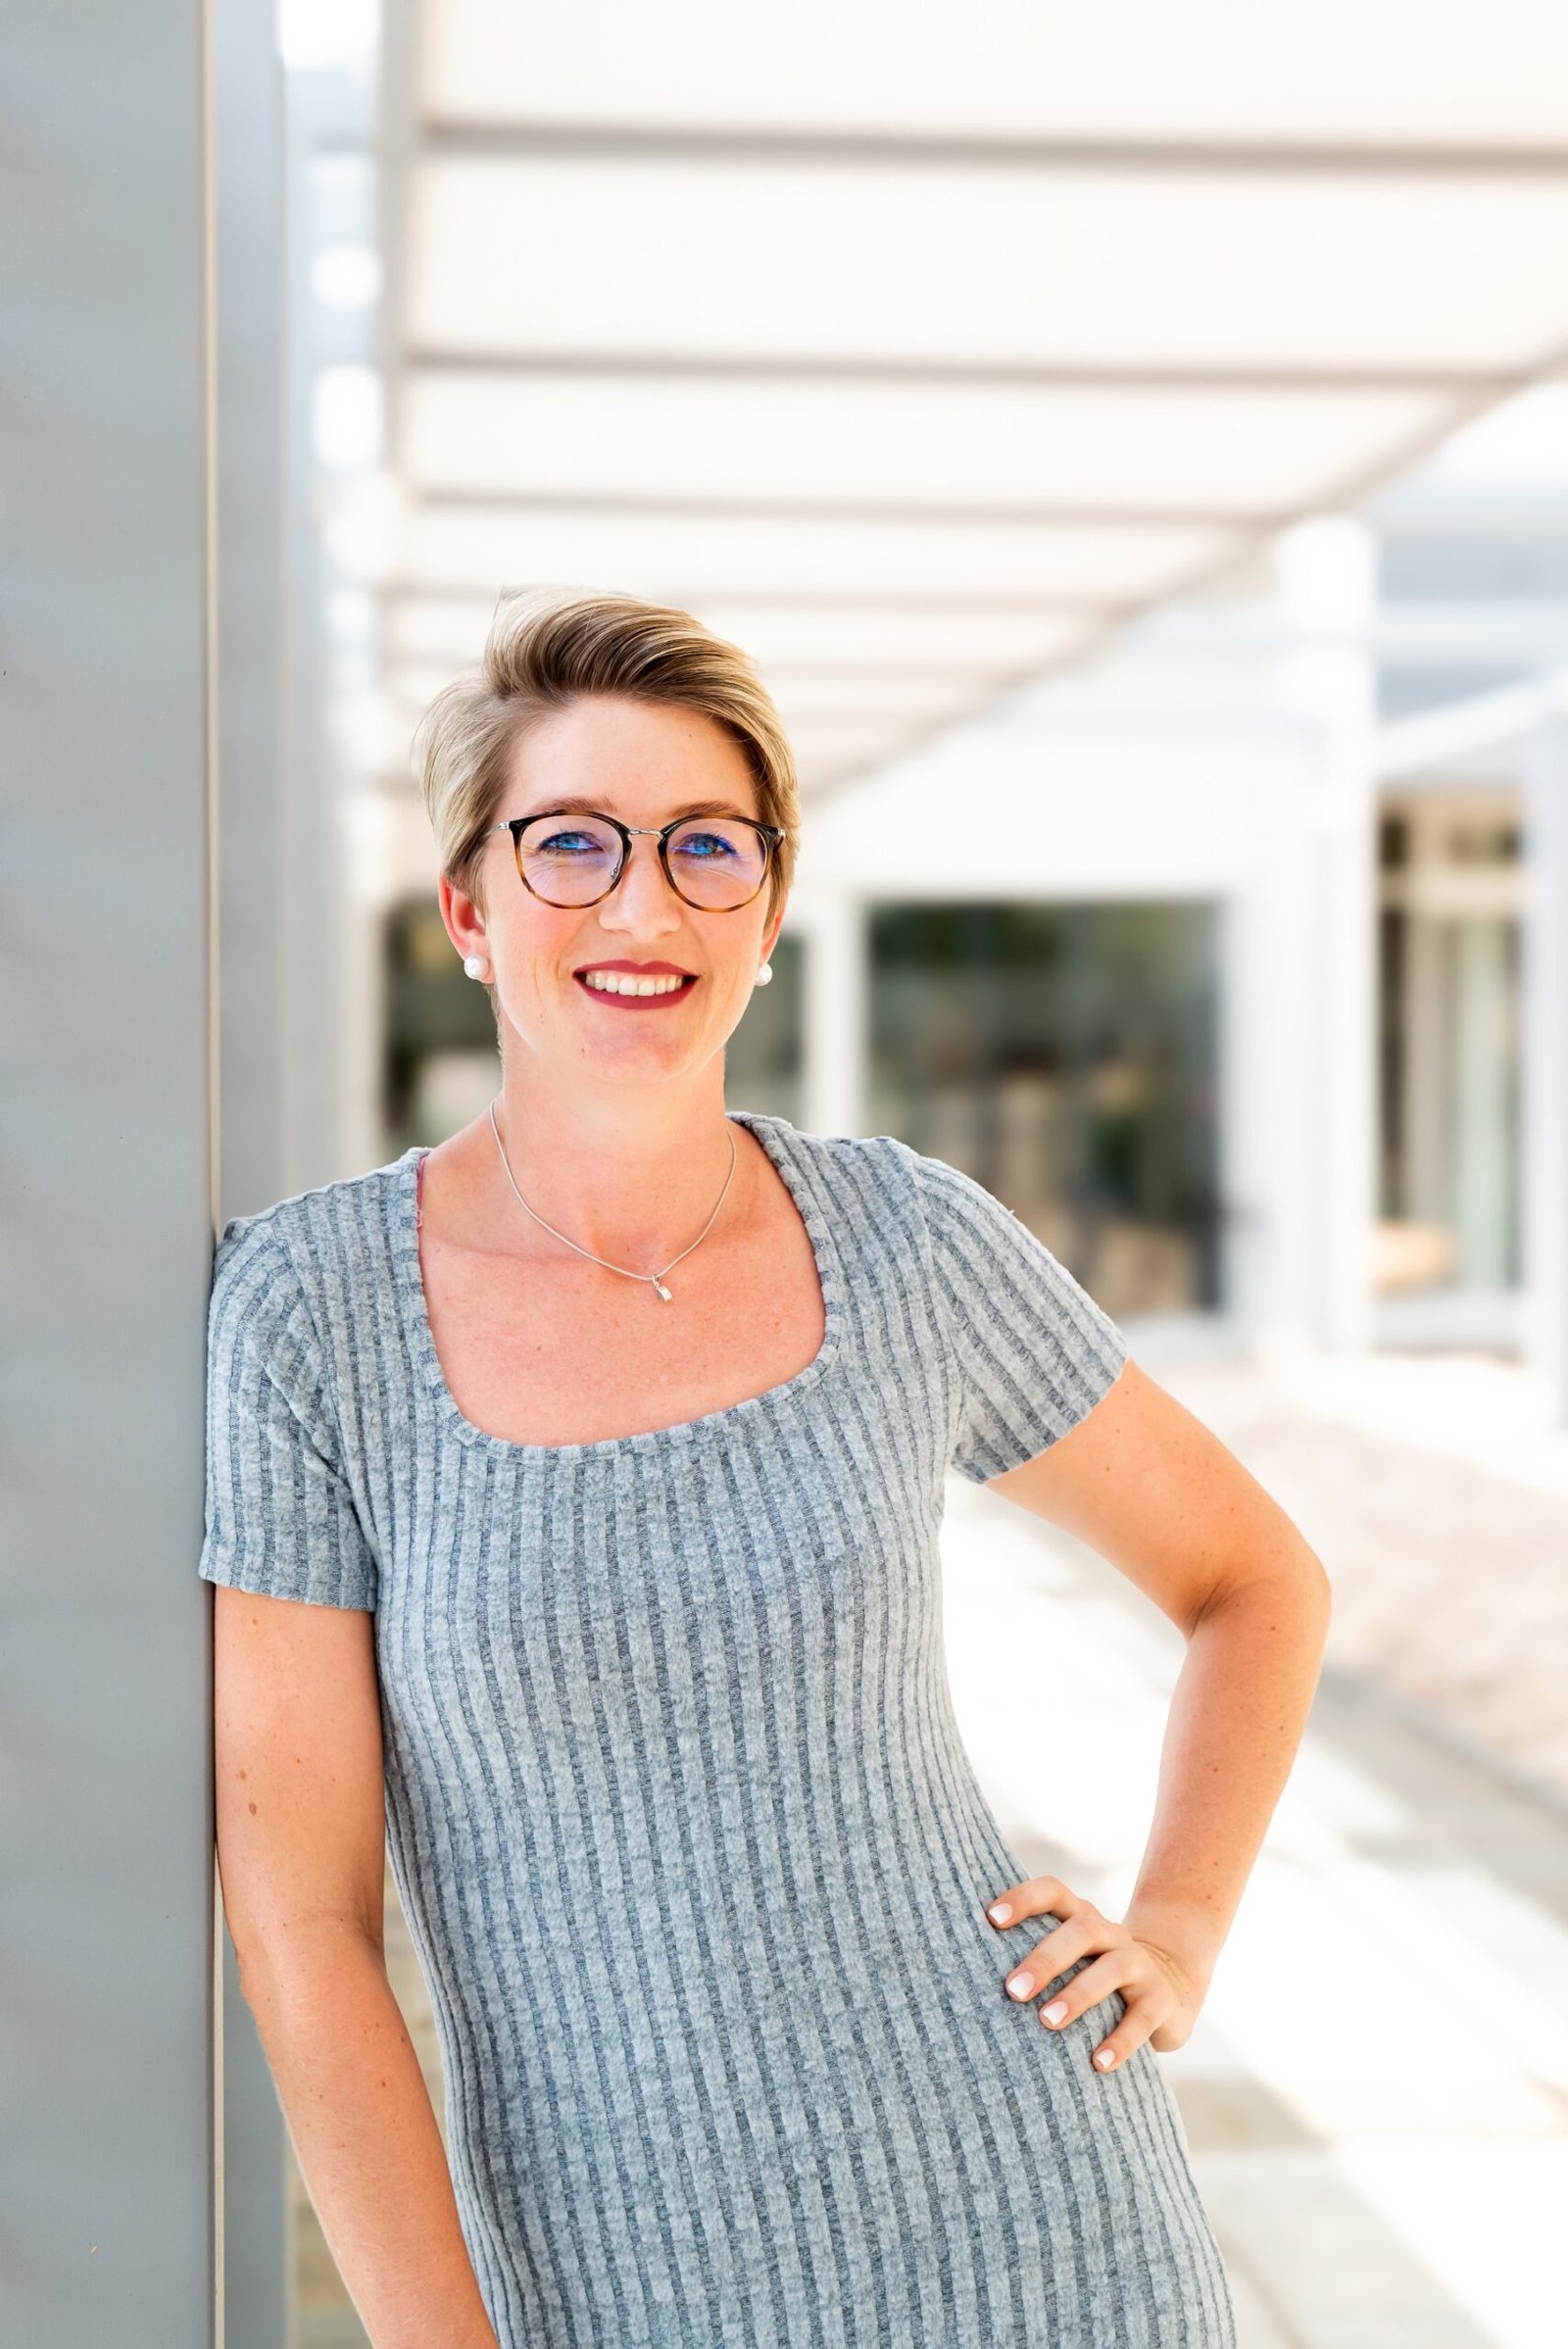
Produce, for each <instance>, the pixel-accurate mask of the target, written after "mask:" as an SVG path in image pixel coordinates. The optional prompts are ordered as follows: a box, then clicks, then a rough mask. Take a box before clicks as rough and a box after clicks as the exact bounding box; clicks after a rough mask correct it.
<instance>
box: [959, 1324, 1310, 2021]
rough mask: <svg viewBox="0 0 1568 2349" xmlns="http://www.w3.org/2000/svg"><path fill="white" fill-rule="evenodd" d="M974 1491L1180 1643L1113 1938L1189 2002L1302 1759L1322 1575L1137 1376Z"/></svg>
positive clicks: (1126, 1372)
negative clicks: (1039, 1521)
mask: <svg viewBox="0 0 1568 2349" xmlns="http://www.w3.org/2000/svg"><path fill="white" fill-rule="evenodd" d="M987 1481H988V1484H989V1487H990V1490H991V1491H992V1492H994V1493H1003V1494H1004V1495H1005V1497H1006V1498H1007V1499H1009V1500H1013V1501H1016V1502H1017V1503H1018V1504H1019V1506H1020V1507H1022V1508H1025V1509H1028V1510H1030V1511H1031V1512H1032V1513H1033V1514H1034V1515H1036V1516H1038V1517H1043V1518H1045V1519H1047V1520H1048V1521H1049V1522H1050V1523H1052V1524H1054V1525H1059V1526H1060V1527H1062V1529H1063V1530H1064V1531H1065V1532H1067V1533H1070V1534H1073V1535H1076V1536H1077V1537H1078V1539H1079V1540H1080V1541H1083V1542H1088V1543H1089V1544H1090V1546H1091V1547H1092V1548H1094V1549H1097V1550H1098V1551H1099V1552H1100V1554H1101V1555H1102V1556H1103V1557H1104V1558H1106V1559H1108V1561H1109V1562H1110V1563H1111V1564H1112V1565H1113V1566H1116V1567H1118V1568H1119V1569H1120V1571H1121V1572H1122V1573H1123V1574H1125V1575H1127V1576H1128V1577H1129V1578H1130V1580H1131V1581H1133V1582H1135V1583H1136V1584H1137V1585H1138V1586H1139V1588H1140V1589H1141V1590H1144V1591H1145V1592H1146V1593H1147V1594H1148V1596H1149V1597H1150V1598H1152V1600H1153V1601H1154V1603H1155V1605H1156V1606H1158V1607H1159V1608H1160V1610H1161V1611H1162V1613H1164V1614H1165V1615H1167V1616H1168V1617H1169V1618H1170V1619H1171V1621H1172V1622H1173V1623H1175V1624H1177V1625H1178V1626H1179V1627H1180V1629H1181V1631H1182V1632H1183V1634H1184V1635H1185V1637H1186V1640H1187V1655H1186V1658H1185V1661H1184V1663H1183V1665H1182V1669H1181V1673H1180V1675H1179V1677H1178V1679H1177V1682H1176V1687H1175V1689H1174V1691H1173V1693H1172V1698H1171V1707H1170V1716H1169V1721H1168V1724H1167V1727H1166V1732H1165V1739H1164V1746H1163V1749H1162V1753H1161V1757H1160V1771H1159V1787H1158V1794H1157V1798H1156V1803H1155V1813H1154V1821H1153V1826H1152V1831H1151V1834H1150V1838H1149V1842H1148V1845H1147V1847H1146V1849H1145V1852H1144V1857H1143V1863H1142V1866H1141V1868H1140V1870H1139V1874H1138V1881H1137V1884H1136V1886H1135V1887H1134V1891H1133V1895H1132V1899H1131V1902H1130V1904H1129V1906H1128V1909H1127V1913H1126V1917H1125V1919H1124V1922H1125V1924H1126V1925H1127V1926H1128V1927H1130V1928H1131V1930H1132V1931H1133V1932H1134V1933H1137V1934H1139V1935H1140V1936H1147V1937H1149V1938H1151V1939H1152V1940H1154V1941H1156V1942H1157V1943H1158V1944H1159V1945H1160V1946H1161V1947H1162V1948H1164V1949H1167V1950H1169V1951H1170V1952H1171V1953H1172V1954H1173V1955H1174V1956H1175V1957H1176V1958H1177V1959H1178V1960H1179V1961H1180V1963H1181V1964H1182V1966H1183V1967H1184V1969H1185V1970H1186V1971H1187V1973H1188V1974H1189V1975H1190V1977H1191V1978H1192V1980H1193V1982H1195V1983H1196V1984H1198V1985H1199V1986H1200V1988H1201V1987H1203V1986H1206V1984H1207V1982H1208V1980H1209V1977H1210V1975H1211V1973H1212V1970H1213V1965H1214V1960H1215V1959H1216V1957H1217V1956H1218V1954H1219V1951H1220V1948H1221V1945H1222V1944H1223V1942H1224V1939H1225V1936H1226V1933H1228V1932H1229V1930H1230V1926H1231V1922H1232V1919H1233V1918H1234V1915H1235V1912H1236V1909H1237V1906H1238V1904H1239V1902H1240V1900H1241V1896H1242V1892H1243V1889H1244V1887H1245V1885H1246V1883H1247V1879H1248V1877H1249V1875H1250V1872H1251V1869H1252V1866H1253V1863H1254V1862H1255V1860H1256V1858H1257V1854H1258V1851H1259V1849H1260V1848H1261V1846H1262V1842H1263V1838H1264V1835H1265V1834H1266V1833H1267V1830H1268V1824H1269V1821H1270V1819H1271V1818H1272V1816H1273V1813H1274V1808H1275V1805H1276V1804H1277V1803H1278V1801H1279V1798H1280V1794H1281V1792H1282V1791H1283V1789H1284V1786H1285V1783H1286V1780H1287V1779H1288V1778H1289V1776H1290V1772H1291V1767H1292V1764H1293V1763H1294V1761H1295V1759H1296V1754H1297V1750H1298V1748H1299V1744H1300V1739H1301V1734H1302V1731H1303V1729H1304V1728H1305V1724H1306V1719H1307V1715H1308V1713H1309V1711H1310V1709H1311V1704H1312V1697H1313V1694H1314V1692H1315V1690H1316V1688H1317V1682H1318V1676H1319V1673H1320V1671H1321V1669H1322V1661H1323V1650H1324V1645H1325V1640H1326V1636H1327V1629H1328V1621H1329V1612H1330V1603H1331V1600H1330V1586H1329V1580H1328V1576H1327V1575H1326V1574H1325V1572H1324V1570H1323V1567H1322V1565H1321V1563H1320V1561H1319V1560H1318V1558H1317V1556H1316V1553H1315V1552H1314V1551H1313V1550H1312V1549H1311V1548H1309V1547H1308V1545H1307V1542H1306V1541H1305V1539H1304V1538H1303V1536H1302V1535H1301V1533H1300V1532H1299V1529H1298V1528H1297V1526H1296V1525H1294V1524H1293V1522H1292V1521H1291V1519H1290V1518H1289V1517H1287V1515H1286V1514H1285V1512H1284V1510H1283V1509H1281V1508H1280V1506H1279V1505H1278V1503H1277V1502H1276V1501H1274V1500H1273V1499H1272V1498H1271V1497H1270V1496H1269V1494H1268V1493H1266V1492H1265V1491H1264V1490H1263V1488H1262V1486H1261V1485H1259V1484H1258V1483H1257V1481H1256V1480H1255V1478H1253V1477H1252V1476H1251V1475H1250V1472H1249V1471H1248V1470H1247V1469H1246V1468H1244V1467H1243V1465H1242V1463H1241V1462H1240V1461H1239V1460H1238V1459H1237V1458H1236V1456H1235V1454H1234V1453H1233V1452H1231V1451H1229V1450H1228V1449H1227V1448H1226V1446H1225V1445H1224V1444H1222V1443H1221V1442H1220V1441H1219V1438H1218V1437H1217V1436H1215V1435H1214V1434H1213V1433H1212V1432H1211V1431H1210V1430H1209V1429H1208V1428H1206V1427H1204V1425H1203V1424H1202V1422H1201V1420H1199V1419H1197V1418H1195V1417H1194V1416H1193V1414H1192V1413H1191V1412H1190V1411H1188V1410H1187V1409H1186V1408H1185V1406H1184V1405H1183V1404H1181V1403H1179V1402H1178V1401H1177V1400H1176V1398H1175V1396H1174V1395H1169V1394H1167V1393H1166V1391H1165V1390H1164V1389H1163V1388H1162V1387H1160V1386H1158V1385H1157V1384H1156V1383H1155V1381H1154V1380H1152V1379H1151V1378H1150V1377H1148V1376H1147V1375H1146V1373H1145V1372H1143V1371H1142V1370H1141V1369H1140V1368H1139V1367H1138V1365H1137V1363H1136V1362H1132V1361H1129V1362H1127V1364H1126V1365H1125V1366H1124V1368H1123V1369H1122V1371H1121V1374H1120V1376H1119V1377H1118V1378H1117V1379H1116V1381H1115V1383H1114V1384H1113V1385H1112V1386H1111V1387H1110V1388H1109V1389H1108V1390H1107V1392H1106V1393H1105V1395H1103V1397H1102V1398H1101V1400H1100V1401H1099V1402H1098V1403H1097V1404H1096V1406H1095V1408H1094V1409H1093V1410H1092V1411H1091V1412H1090V1414H1089V1416H1088V1417H1087V1418H1086V1419H1083V1420H1080V1421H1079V1423H1078V1425H1077V1426H1076V1427H1074V1428H1072V1429H1070V1430H1069V1432H1068V1433H1067V1434H1066V1435H1065V1436H1063V1437H1061V1438H1060V1439H1059V1440H1058V1441H1057V1442H1056V1443H1054V1444H1051V1445H1049V1446H1048V1448H1047V1449H1046V1450H1045V1451H1044V1452H1042V1453H1040V1454H1039V1455H1038V1456H1037V1457H1036V1458H1034V1459H1032V1460H1026V1461H1025V1462H1024V1463H1023V1464H1022V1466H1021V1467H1018V1468H1013V1469H1009V1470H1008V1471H1007V1472H1006V1474H1005V1475H1003V1476H998V1477H992V1478H990V1479H988V1480H987ZM1155 2044H1156V2045H1158V2044H1159V2040H1158V2039H1157V2038H1156V2041H1155Z"/></svg>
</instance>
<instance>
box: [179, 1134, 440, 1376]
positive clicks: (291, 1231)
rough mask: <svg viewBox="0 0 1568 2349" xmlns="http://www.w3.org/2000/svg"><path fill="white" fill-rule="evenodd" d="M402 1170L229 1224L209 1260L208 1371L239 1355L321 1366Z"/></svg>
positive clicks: (394, 1166) (374, 1172) (377, 1173)
mask: <svg viewBox="0 0 1568 2349" xmlns="http://www.w3.org/2000/svg"><path fill="white" fill-rule="evenodd" d="M402 1163H403V1161H402V1160H394V1161H393V1162H392V1163H391V1164H389V1165H387V1166H379V1167H374V1168H372V1169H371V1170H370V1171H369V1172H368V1173H366V1174H361V1175H351V1176H346V1177H341V1178H339V1179H338V1180H336V1181H334V1182H330V1183H321V1184H317V1185H315V1186H314V1187H313V1188H312V1189H310V1190H307V1191H298V1192H293V1193H290V1195H289V1196H288V1197H287V1198H285V1199H277V1200H275V1201H274V1202H273V1203H272V1205H270V1206H269V1207H263V1208H260V1209H258V1210H257V1211H256V1212H255V1213H253V1214H250V1215H235V1216H231V1217H230V1218H229V1220H228V1221H227V1223H225V1224H224V1226H223V1228H222V1230H221V1233H220V1235H219V1238H218V1245H217V1248H216V1250H215V1252H214V1256H213V1271H212V1287H211V1291H210V1296H209V1305H208V1319H209V1329H210V1332H211V1338H212V1347H213V1359H214V1364H215V1367H216V1366H217V1364H218V1363H219V1361H220V1359H231V1358H232V1356H233V1355H234V1353H235V1352H236V1351H237V1350H239V1349H246V1350H249V1351H251V1352H253V1353H256V1354H259V1355H260V1357H261V1359H262V1360H263V1361H265V1362H268V1363H269V1364H270V1365H273V1364H277V1363H279V1362H298V1361H299V1360H300V1359H301V1358H302V1357H309V1358H310V1359H312V1360H313V1361H315V1362H316V1363H317V1364H318V1365H319V1363H320V1362H321V1361H322V1359H324V1352H325V1339H326V1333H327V1331H328V1329H329V1327H330V1326H331V1324H332V1323H333V1322H334V1321H335V1319H336V1318H337V1308H338V1301H339V1299H340V1298H341V1297H342V1295H343V1292H344V1288H345V1284H346V1283H350V1282H352V1280H353V1278H354V1274H355V1268H356V1266H357V1265H360V1264H363V1262H364V1258H365V1253H366V1250H367V1248H368V1246H369V1245H370V1244H371V1242H372V1240H373V1236H374V1234H375V1233H376V1232H377V1231H381V1230H384V1229H385V1220H386V1218H385V1210H386V1206H387V1192H388V1186H389V1184H390V1183H391V1181H392V1180H393V1179H394V1178H395V1176H396V1175H397V1173H398V1171H399V1169H400V1167H401V1165H402Z"/></svg>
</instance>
